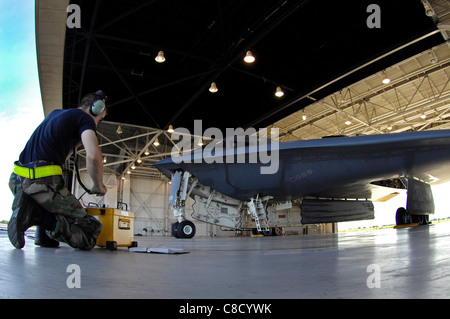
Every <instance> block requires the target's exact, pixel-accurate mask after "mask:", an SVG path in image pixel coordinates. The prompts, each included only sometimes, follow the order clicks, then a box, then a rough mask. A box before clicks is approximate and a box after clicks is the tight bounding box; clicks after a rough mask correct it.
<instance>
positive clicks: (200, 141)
mask: <svg viewBox="0 0 450 319" xmlns="http://www.w3.org/2000/svg"><path fill="white" fill-rule="evenodd" d="M197 145H198V146H203V140H202V139H201V138H200V139H199V140H198V143H197Z"/></svg>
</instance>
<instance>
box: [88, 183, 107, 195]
mask: <svg viewBox="0 0 450 319" xmlns="http://www.w3.org/2000/svg"><path fill="white" fill-rule="evenodd" d="M107 191H108V189H107V188H106V186H105V185H103V184H101V185H99V186H96V185H94V186H93V187H92V188H91V194H96V195H97V196H105V194H106V192H107Z"/></svg>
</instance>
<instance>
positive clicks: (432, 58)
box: [428, 51, 438, 64]
mask: <svg viewBox="0 0 450 319" xmlns="http://www.w3.org/2000/svg"><path fill="white" fill-rule="evenodd" d="M428 58H429V59H430V60H429V61H430V64H435V63H437V61H438V58H437V56H436V55H435V54H434V52H433V51H431V52H430V53H428Z"/></svg>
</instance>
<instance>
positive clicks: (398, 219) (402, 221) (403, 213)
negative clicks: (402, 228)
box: [395, 207, 412, 226]
mask: <svg viewBox="0 0 450 319" xmlns="http://www.w3.org/2000/svg"><path fill="white" fill-rule="evenodd" d="M395 223H396V224H397V225H398V226H399V225H406V224H411V223H412V218H411V215H410V214H409V213H408V211H407V210H406V209H405V208H403V207H400V208H399V209H397V213H396V214H395Z"/></svg>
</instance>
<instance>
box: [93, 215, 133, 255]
mask: <svg viewBox="0 0 450 319" xmlns="http://www.w3.org/2000/svg"><path fill="white" fill-rule="evenodd" d="M87 212H88V214H89V215H91V216H94V217H95V218H97V219H98V220H99V221H100V223H102V224H103V228H102V232H101V233H100V235H99V236H98V238H97V246H100V247H106V249H108V250H116V249H117V247H128V248H130V247H137V242H136V241H134V213H132V212H127V211H124V210H120V209H114V208H87Z"/></svg>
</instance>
